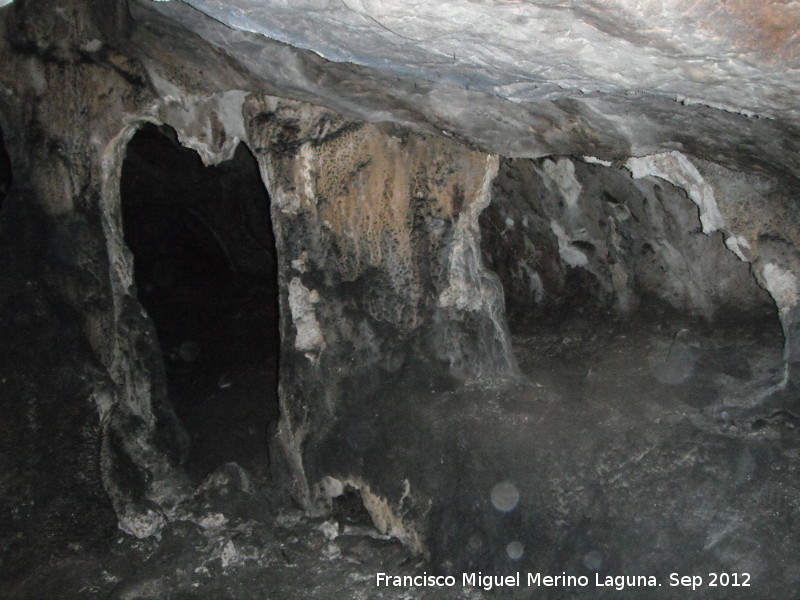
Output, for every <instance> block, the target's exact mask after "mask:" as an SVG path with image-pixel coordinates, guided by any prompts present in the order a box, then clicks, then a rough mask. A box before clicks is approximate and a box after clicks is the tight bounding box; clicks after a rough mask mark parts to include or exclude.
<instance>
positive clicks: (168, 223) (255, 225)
mask: <svg viewBox="0 0 800 600" xmlns="http://www.w3.org/2000/svg"><path fill="white" fill-rule="evenodd" d="M121 203H122V214H123V227H124V237H125V243H126V244H127V246H128V248H130V250H131V252H132V253H133V256H134V274H135V281H136V289H137V295H138V298H139V301H140V302H141V303H142V305H143V306H144V308H145V310H146V311H147V313H148V315H149V316H150V318H151V319H152V321H153V324H154V325H155V329H156V332H157V334H158V340H159V343H160V346H161V351H162V355H163V360H164V366H165V370H166V375H167V385H168V390H169V396H170V399H171V401H172V404H173V405H174V407H175V410H176V412H177V414H178V417H179V418H180V420H181V422H182V423H183V425H184V427H185V428H186V430H187V432H188V433H189V436H190V451H189V459H188V464H187V469H188V471H189V473H190V474H191V475H193V476H195V477H201V476H203V475H204V474H206V473H207V472H209V471H210V470H212V469H214V468H215V467H217V466H219V465H220V464H223V463H225V462H230V461H236V462H239V463H240V464H243V465H244V464H253V461H259V460H261V461H262V463H263V464H266V461H264V460H263V458H264V457H263V454H264V453H265V452H266V430H267V427H268V425H269V423H271V422H274V421H275V420H276V419H277V417H278V414H277V413H278V408H277V406H278V404H277V361H278V348H279V339H278V336H279V334H278V287H277V271H276V251H275V241H274V237H273V232H272V224H271V220H270V212H269V206H270V199H269V196H268V194H267V192H266V190H265V188H264V185H263V183H262V181H261V179H260V176H259V171H258V165H257V163H256V160H255V158H254V157H253V155H252V154H251V153H250V151H249V150H248V149H247V148H246V147H245V146H244V145H243V144H240V145H239V146H238V148H237V150H236V152H235V155H234V156H233V158H232V159H231V160H228V161H226V162H223V163H221V164H220V165H219V166H217V167H204V166H203V164H202V162H201V160H200V157H199V156H198V155H197V154H196V153H195V152H194V151H193V150H190V149H187V148H184V147H182V146H181V145H180V144H179V142H178V140H177V136H176V134H175V132H174V130H172V129H171V128H169V127H157V126H154V125H150V124H147V125H145V126H143V127H142V128H141V129H140V130H139V131H138V132H137V133H136V134H135V136H134V137H133V139H132V140H131V141H130V143H129V145H128V148H127V154H126V157H125V161H124V163H123V168H122V178H121Z"/></svg>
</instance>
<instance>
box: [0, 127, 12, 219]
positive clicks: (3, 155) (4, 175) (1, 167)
mask: <svg viewBox="0 0 800 600" xmlns="http://www.w3.org/2000/svg"><path fill="white" fill-rule="evenodd" d="M11 181H12V179H11V159H10V158H9V157H8V152H6V146H5V140H4V139H3V129H2V128H0V210H3V204H4V203H5V199H6V196H7V195H8V189H9V188H10V187H11Z"/></svg>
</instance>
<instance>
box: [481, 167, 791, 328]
mask: <svg viewBox="0 0 800 600" xmlns="http://www.w3.org/2000/svg"><path fill="white" fill-rule="evenodd" d="M683 159H684V160H687V159H685V157H683ZM636 160H638V159H631V161H630V163H629V164H638V163H636ZM686 164H687V165H689V164H691V163H688V161H687V162H686ZM695 172H696V171H695ZM636 174H637V175H639V177H636V178H634V177H632V176H631V174H630V172H629V171H628V170H626V169H624V168H613V167H611V166H604V165H602V164H598V163H596V162H587V161H582V160H575V159H571V158H569V157H558V158H556V157H554V158H546V159H540V160H535V161H530V160H522V159H518V160H510V161H505V162H504V163H503V167H502V169H501V175H500V177H498V179H497V182H496V184H495V193H494V196H495V198H496V200H495V202H494V204H493V205H492V207H491V209H490V210H489V211H487V212H486V213H485V216H484V217H483V219H482V226H483V228H484V232H485V235H484V238H485V244H484V250H485V252H486V255H487V260H488V261H489V262H490V265H491V267H492V268H493V270H495V271H496V272H497V273H498V274H499V275H500V277H501V279H502V280H503V282H504V284H505V285H506V287H507V289H508V292H509V297H510V298H512V299H513V304H514V307H515V308H516V309H518V310H521V311H530V310H533V311H534V312H535V311H537V310H538V311H540V312H541V311H543V310H547V309H561V308H564V307H566V306H571V307H572V308H576V307H578V306H580V305H581V304H583V306H584V308H613V309H614V310H616V311H617V312H618V313H628V312H631V311H633V310H634V309H636V308H637V307H638V306H639V304H640V302H641V300H642V298H644V297H650V298H655V299H658V300H660V301H662V302H664V303H666V304H669V305H671V306H672V307H673V308H675V309H677V310H679V311H683V312H687V313H690V314H693V315H695V316H699V317H703V318H706V319H708V320H712V319H713V318H714V317H715V316H721V314H723V313H726V312H730V311H734V312H737V311H739V312H750V313H753V312H762V313H763V312H766V311H769V310H772V309H771V306H770V305H771V302H770V299H769V296H768V295H767V293H766V292H764V290H762V289H760V288H759V287H758V286H757V284H756V280H755V279H754V278H753V276H752V275H751V273H750V269H749V265H748V264H747V263H746V262H742V260H741V259H740V258H739V257H737V256H736V255H735V254H734V253H732V252H731V251H730V250H729V249H728V248H726V245H725V237H724V236H723V235H722V234H720V233H718V232H717V230H718V229H719V228H720V226H719V225H717V226H711V225H709V224H708V223H709V221H710V220H711V219H715V220H716V221H715V222H720V220H721V218H722V217H721V215H720V214H719V208H718V207H717V202H716V201H715V200H714V199H713V192H711V190H710V188H709V187H708V184H705V182H704V181H703V184H704V185H705V187H703V188H702V189H703V190H704V191H706V193H707V195H708V196H709V202H708V204H709V206H703V207H702V208H700V209H698V207H697V206H695V204H694V203H693V202H692V201H691V200H690V199H689V198H687V192H686V191H684V188H686V189H688V191H689V193H690V194H693V195H695V196H697V195H698V194H696V193H695V191H694V189H693V188H691V186H690V184H689V183H688V182H687V180H685V179H678V178H674V177H673V178H671V179H669V178H667V176H666V175H665V174H662V175H664V176H663V177H644V176H643V175H642V174H641V173H639V172H638V171H636ZM697 177H698V178H700V179H702V178H701V177H700V175H699V173H698V174H697ZM678 186H681V187H678ZM703 201H704V200H701V199H699V200H698V202H699V203H701V204H702V202H703ZM733 204H735V201H734V200H733V199H727V205H728V206H732V205H733ZM784 204H786V202H785V200H784ZM698 211H700V214H698ZM712 215H713V216H712ZM704 224H705V225H704ZM729 239H730V238H729ZM733 243H734V241H733V240H732V241H729V242H728V246H731V245H732V244H733Z"/></svg>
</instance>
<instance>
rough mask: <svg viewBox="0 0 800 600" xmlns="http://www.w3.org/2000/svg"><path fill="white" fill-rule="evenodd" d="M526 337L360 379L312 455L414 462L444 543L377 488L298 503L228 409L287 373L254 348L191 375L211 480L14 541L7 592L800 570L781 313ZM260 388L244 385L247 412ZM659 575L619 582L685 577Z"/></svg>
mask: <svg viewBox="0 0 800 600" xmlns="http://www.w3.org/2000/svg"><path fill="white" fill-rule="evenodd" d="M565 332H566V333H565ZM514 342H515V350H516V353H517V357H518V359H519V363H520V367H521V370H522V371H523V372H524V373H525V376H524V377H523V378H521V379H520V380H517V381H513V382H489V383H486V382H483V383H478V382H473V383H468V384H463V385H455V384H454V383H453V382H452V381H450V380H448V379H447V378H444V377H442V378H430V377H428V374H426V375H425V376H422V375H420V373H419V371H418V370H407V371H406V372H404V373H403V375H402V377H401V378H400V380H399V381H397V382H395V384H394V385H391V386H388V387H387V388H386V389H384V390H382V391H381V392H380V393H378V394H376V395H373V396H370V397H368V398H360V399H358V398H354V399H352V401H351V402H350V403H349V404H348V405H347V406H345V407H344V410H343V414H342V415H341V418H340V419H339V421H338V422H337V424H336V425H335V426H334V427H333V428H332V429H331V431H330V432H329V434H328V435H327V437H326V438H325V439H324V440H323V441H322V442H321V444H320V446H319V447H318V448H315V449H312V450H313V451H314V452H312V453H310V454H309V455H316V456H319V457H321V458H320V459H319V460H318V462H317V463H316V464H313V465H311V468H312V471H315V472H316V473H317V474H319V475H322V474H330V475H333V476H338V477H341V478H342V479H346V478H348V477H351V476H359V477H362V478H364V479H366V480H368V481H370V482H371V485H372V487H373V491H377V492H379V493H381V492H383V493H385V494H386V495H387V496H388V497H390V498H391V497H392V495H393V494H396V493H397V490H398V489H399V488H402V487H403V485H404V483H403V482H405V481H408V482H409V483H410V490H411V495H412V497H419V498H433V499H435V501H434V502H433V504H432V505H431V509H430V512H429V514H428V519H429V520H428V522H429V524H430V534H429V544H430V548H429V549H430V551H431V555H432V558H431V561H429V562H424V561H423V560H422V559H421V558H415V557H412V556H411V554H410V553H409V552H408V551H407V550H406V549H405V548H403V547H402V546H401V545H400V544H399V543H398V542H397V541H395V540H391V539H387V538H385V537H384V536H381V535H379V533H378V532H377V531H376V530H375V528H374V527H372V525H371V523H370V521H369V518H368V516H367V515H366V514H365V513H364V512H363V511H359V510H358V507H356V508H355V509H354V508H353V507H352V506H350V507H349V508H347V509H342V505H341V503H339V504H335V505H334V506H337V507H338V508H337V510H335V511H334V513H333V514H332V515H328V516H327V517H320V518H312V517H308V516H304V515H303V514H301V513H300V512H299V511H297V510H296V509H292V508H290V507H287V506H282V505H279V503H278V502H277V500H276V499H275V498H276V494H275V490H274V489H273V488H272V487H271V485H272V484H271V483H270V481H269V475H268V468H267V466H266V463H267V456H266V453H265V449H264V448H263V439H264V438H263V430H261V425H260V423H261V421H255V422H254V424H251V425H252V426H251V427H249V428H247V427H246V428H242V427H240V426H238V425H233V424H230V425H225V424H224V423H225V422H226V421H225V420H224V418H223V417H224V416H225V413H226V411H224V410H220V409H219V407H220V406H222V405H224V404H225V403H226V401H228V400H232V399H233V396H234V395H236V394H248V395H250V396H252V395H253V394H257V393H258V390H262V389H264V388H263V386H264V382H265V381H266V382H267V383H268V382H269V381H268V380H269V373H268V372H267V371H269V369H268V368H265V367H264V366H263V365H262V366H257V365H250V366H249V367H246V368H244V367H243V368H240V369H238V370H237V369H233V368H226V369H225V371H224V375H225V377H226V383H227V382H230V385H225V386H224V387H220V385H219V381H220V380H219V377H220V374H219V373H216V372H215V373H214V377H213V378H212V379H209V381H207V382H205V383H204V382H200V383H198V384H197V386H196V387H195V388H190V389H191V390H192V395H193V396H194V402H195V404H194V406H195V407H201V408H202V407H203V406H205V407H211V408H208V409H204V410H200V411H199V412H198V411H195V413H194V416H191V415H188V417H189V418H192V419H193V420H194V421H193V423H192V427H193V428H194V431H195V436H196V437H200V438H202V437H203V435H204V434H203V431H204V428H205V429H207V430H208V434H209V436H210V437H209V440H210V441H209V442H208V444H207V445H208V447H209V448H211V450H210V451H209V452H210V455H208V454H207V455H206V457H205V458H204V459H202V460H200V461H199V462H198V461H195V462H194V465H195V466H194V469H195V473H194V474H195V475H196V478H195V481H197V482H198V486H197V492H196V495H195V497H194V498H193V499H192V500H191V501H189V502H188V503H187V505H186V506H184V507H182V508H181V509H180V513H179V517H178V519H177V520H176V521H175V522H173V523H171V524H170V525H168V526H167V528H166V530H165V531H164V533H163V535H162V536H161V539H160V540H134V539H133V538H131V537H129V536H126V535H123V534H121V533H120V532H118V531H114V530H113V529H111V528H105V529H103V528H98V531H96V532H93V533H90V534H87V539H86V540H85V541H81V540H75V539H72V538H71V539H66V538H63V539H62V538H60V537H59V536H57V535H55V536H53V538H52V540H51V541H49V542H48V543H47V544H49V552H48V551H45V552H40V553H39V555H38V558H37V559H36V560H35V561H33V562H29V564H25V565H20V564H15V562H14V561H15V559H14V557H8V556H7V557H6V558H4V559H3V566H4V567H9V566H11V567H13V570H14V572H15V573H16V575H15V577H13V578H10V579H7V580H6V581H5V582H4V583H3V584H2V585H1V586H0V587H2V588H4V589H3V590H2V596H3V597H7V598H84V597H85V598H115V599H123V598H124V599H134V598H136V599H144V598H154V599H155V598H158V599H162V598H169V599H180V598H220V599H222V598H236V599H245V598H259V599H263V598H280V599H292V598H428V597H430V598H447V597H457V598H482V597H484V592H482V591H481V590H478V589H476V588H462V587H461V586H460V582H459V586H457V587H456V588H454V589H453V590H449V591H447V592H445V591H443V590H422V589H407V588H396V589H394V588H382V589H377V588H376V587H375V574H376V573H377V572H387V573H390V574H393V575H403V574H419V573H422V572H423V571H426V570H427V572H429V573H432V572H433V573H437V574H455V575H457V576H458V577H459V578H460V573H461V572H463V571H465V570H468V569H474V570H476V571H483V572H484V573H506V572H514V571H522V572H523V573H524V572H525V571H530V572H535V571H541V572H550V573H554V574H558V573H561V572H562V571H566V572H567V573H572V574H576V575H580V574H586V575H588V576H593V574H594V573H598V574H601V575H605V574H612V575H613V574H623V575H624V574H652V575H655V576H657V577H658V578H659V579H660V580H661V581H664V582H666V581H667V575H668V573H670V572H674V571H678V572H681V573H687V574H692V573H694V572H702V573H707V572H709V571H720V570H723V569H724V570H727V571H729V572H747V573H748V574H750V576H751V578H752V584H753V586H754V587H750V588H749V589H745V588H740V589H738V590H730V594H729V595H728V596H727V597H731V598H736V597H740V596H738V595H737V594H739V593H741V594H742V595H741V597H743V598H745V597H746V598H756V599H757V598H768V597H778V596H775V595H774V594H775V593H776V591H777V593H779V594H780V593H784V592H785V593H786V594H791V593H792V590H795V589H797V585H798V584H799V583H800V566H798V565H800V560H797V558H798V557H797V554H798V550H797V549H796V548H795V546H794V545H793V541H794V540H795V539H796V536H797V534H798V532H797V531H796V529H797V524H796V521H797V519H796V517H795V516H793V515H796V513H797V511H798V510H800V508H798V500H797V499H798V498H800V478H798V477H797V475H798V471H799V468H798V463H799V462H800V461H798V459H799V458H800V436H798V422H797V419H796V418H795V417H794V415H792V414H791V413H770V414H765V415H764V416H763V418H760V419H758V418H753V417H752V415H749V407H750V405H751V404H752V403H753V399H754V398H755V397H757V396H758V394H759V393H760V392H762V391H763V390H765V389H766V388H768V387H769V386H770V385H772V384H774V382H775V381H776V380H777V379H778V378H779V376H780V368H779V367H780V355H781V346H780V344H781V339H780V332H779V330H778V329H776V326H775V324H774V323H752V322H738V323H737V322H732V323H728V324H725V325H717V326H714V327H711V326H708V325H703V324H698V323H693V322H688V321H684V320H681V319H679V318H676V317H668V316H666V317H665V316H664V315H659V316H657V317H649V318H636V319H630V320H612V319H607V318H599V317H588V316H587V317H582V316H575V317H572V318H570V319H569V320H568V321H567V322H565V321H556V320H553V321H552V322H549V321H537V322H531V323H529V324H527V325H526V324H524V323H517V327H516V330H515V332H514ZM265 369H266V370H265ZM226 399H227V400H226ZM251 400H252V398H251ZM252 405H253V402H245V403H244V404H243V407H244V408H242V411H244V413H243V414H244V417H245V418H246V419H250V418H251V416H252V415H251V416H248V414H249V413H248V411H251V410H252V408H253V406H252ZM214 407H217V408H216V409H214ZM179 412H180V411H179ZM245 413H246V414H245ZM745 415H748V416H747V418H745ZM234 416H235V415H234ZM240 416H242V415H240ZM184 418H187V415H184ZM227 422H228V423H231V421H227ZM240 423H241V422H240ZM198 428H199V429H198ZM226 440H227V441H226ZM224 444H228V447H224ZM215 445H217V446H219V447H218V448H217V449H216V450H214V449H213V446H215ZM260 445H261V450H260V451H258V447H259V446H260ZM195 447H196V452H197V451H198V450H197V449H198V448H200V446H199V445H197V443H196V446H195ZM242 448H244V449H246V452H244V453H243V454H242V453H241V450H242ZM237 449H238V450H237ZM237 452H239V454H237ZM245 455H246V456H248V457H249V459H248V460H239V461H238V463H239V464H237V463H234V462H227V463H226V464H224V465H223V466H221V467H219V468H217V469H216V470H214V471H212V472H211V473H210V474H209V473H208V471H207V470H206V471H203V469H205V467H206V466H207V465H210V464H211V463H213V462H214V461H230V460H235V459H237V457H241V456H245ZM240 464H241V465H242V466H239V465H240ZM359 469H360V472H354V470H355V471H358V470H359ZM23 529H24V528H23ZM19 535H24V532H23V533H21V534H19ZM88 538H91V539H88ZM47 544H45V545H44V547H45V549H47V548H48V545H47ZM26 556H27V558H26V560H28V561H31V555H30V554H28V555H26ZM20 560H22V559H21V558H20ZM665 585H666V583H665ZM666 589H668V590H670V592H669V593H672V589H671V588H666ZM767 590H768V591H767ZM650 591H651V590H641V589H633V590H632V592H631V590H627V591H624V590H623V591H620V592H618V593H615V594H614V596H613V597H614V598H626V597H631V598H639V599H642V598H645V599H646V598H672V597H681V596H680V595H677V596H671V595H669V593H667V592H666V591H664V592H663V593H662V594H661V595H659V591H658V590H656V591H653V593H652V594H650V595H648V592H650ZM708 591H709V590H706V592H708ZM580 592H581V594H583V595H581V594H577V595H573V592H572V591H569V592H567V591H564V590H553V589H549V590H538V591H537V590H535V589H533V588H527V587H524V586H523V588H520V589H515V590H504V591H503V592H501V596H500V597H507V598H529V597H532V595H533V596H535V597H537V598H540V597H541V598H562V597H564V598H566V597H570V598H571V597H580V598H584V597H586V598H604V597H610V596H608V595H607V594H606V592H605V591H604V590H602V589H597V588H592V589H588V590H580ZM762 592H763V593H762ZM628 593H633V595H627V594H628ZM448 594H452V596H448ZM692 597H696V598H706V597H708V598H712V597H716V596H714V595H713V594H705V593H704V592H703V591H702V590H701V591H700V592H699V593H695V594H694V595H693V596H692ZM784 597H787V598H788V597H790V596H789V595H785V596H784Z"/></svg>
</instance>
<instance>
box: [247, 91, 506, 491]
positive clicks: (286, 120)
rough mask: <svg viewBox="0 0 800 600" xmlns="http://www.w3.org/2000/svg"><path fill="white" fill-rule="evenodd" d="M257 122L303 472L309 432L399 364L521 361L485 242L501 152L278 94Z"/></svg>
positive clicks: (289, 416)
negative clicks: (483, 219) (483, 221)
mask: <svg viewBox="0 0 800 600" xmlns="http://www.w3.org/2000/svg"><path fill="white" fill-rule="evenodd" d="M245 123H246V127H247V131H248V138H249V140H250V143H251V144H252V146H253V148H254V151H255V152H256V155H257V156H258V157H259V160H260V162H261V165H262V169H263V173H264V179H265V181H266V182H267V183H268V186H269V189H270V194H271V196H272V198H273V222H274V224H275V228H276V238H277V247H278V254H279V256H280V261H281V262H280V267H279V273H280V275H279V278H280V286H281V290H282V291H281V315H282V323H281V331H282V332H283V352H282V355H281V356H282V358H281V374H282V376H281V382H282V383H281V390H280V396H281V405H282V409H283V412H282V414H283V417H282V422H281V427H280V431H279V433H278V439H279V441H280V444H281V446H282V447H283V451H284V452H285V454H286V457H287V459H288V460H289V463H290V464H291V465H292V466H293V469H294V471H295V482H296V483H305V479H306V478H305V476H304V475H303V474H302V473H303V470H304V467H303V464H302V462H303V461H302V458H301V457H302V456H303V447H304V444H305V443H306V441H307V439H308V438H310V437H313V436H315V435H318V434H319V433H320V432H321V431H323V430H324V429H325V428H326V427H327V426H329V425H330V424H332V423H333V421H334V420H335V418H336V416H337V414H338V412H339V410H340V404H341V403H342V402H346V401H347V397H348V395H352V394H363V393H367V392H368V391H370V390H372V389H374V388H375V386H377V385H379V384H380V383H381V382H385V381H386V379H387V377H388V376H389V375H390V374H392V373H396V372H397V371H399V370H400V369H401V368H403V367H407V366H409V365H411V364H418V365H420V366H421V368H423V369H425V370H426V371H430V370H436V369H440V370H447V371H449V372H450V373H452V374H453V375H455V376H457V377H460V378H467V379H469V378H492V377H504V376H508V375H513V374H514V373H515V372H516V365H515V362H514V358H513V353H512V351H511V347H510V342H509V339H508V333H507V330H506V324H505V317H504V313H503V290H502V287H501V286H500V284H499V281H498V280H497V278H496V277H495V276H494V275H493V274H492V273H490V272H488V271H487V270H486V269H485V268H484V267H483V264H482V259H481V255H480V251H479V248H480V231H479V228H478V225H477V219H478V215H479V214H480V211H481V210H483V208H484V207H485V206H486V205H487V204H488V202H489V194H490V191H491V183H492V180H493V178H494V176H495V174H496V171H497V164H498V159H497V157H495V156H491V155H486V154H483V153H480V152H475V151H471V150H468V149H466V148H464V147H463V146H460V145H458V144H455V143H453V142H449V141H447V140H443V139H437V138H432V137H428V136H420V135H414V134H410V133H409V132H407V131H403V130H393V129H385V128H384V129H382V128H379V127H376V126H374V125H369V124H365V123H362V122H359V121H353V120H348V119H344V118H342V117H340V116H337V115H335V114H333V113H331V112H329V111H325V110H320V109H316V108H312V107H309V106H307V105H302V104H298V103H291V102H285V101H278V100H276V99H274V98H257V97H251V98H250V99H249V100H248V102H247V103H246V106H245ZM437 364H438V365H439V366H438V367H437ZM423 365H424V366H423ZM426 376H428V375H427V374H426V373H420V374H419V377H420V378H421V379H423V378H425V377H426ZM296 495H298V496H299V497H300V498H303V501H304V503H305V504H306V505H308V504H309V501H310V500H309V498H310V496H309V491H308V490H307V489H299V490H297V491H296Z"/></svg>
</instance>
